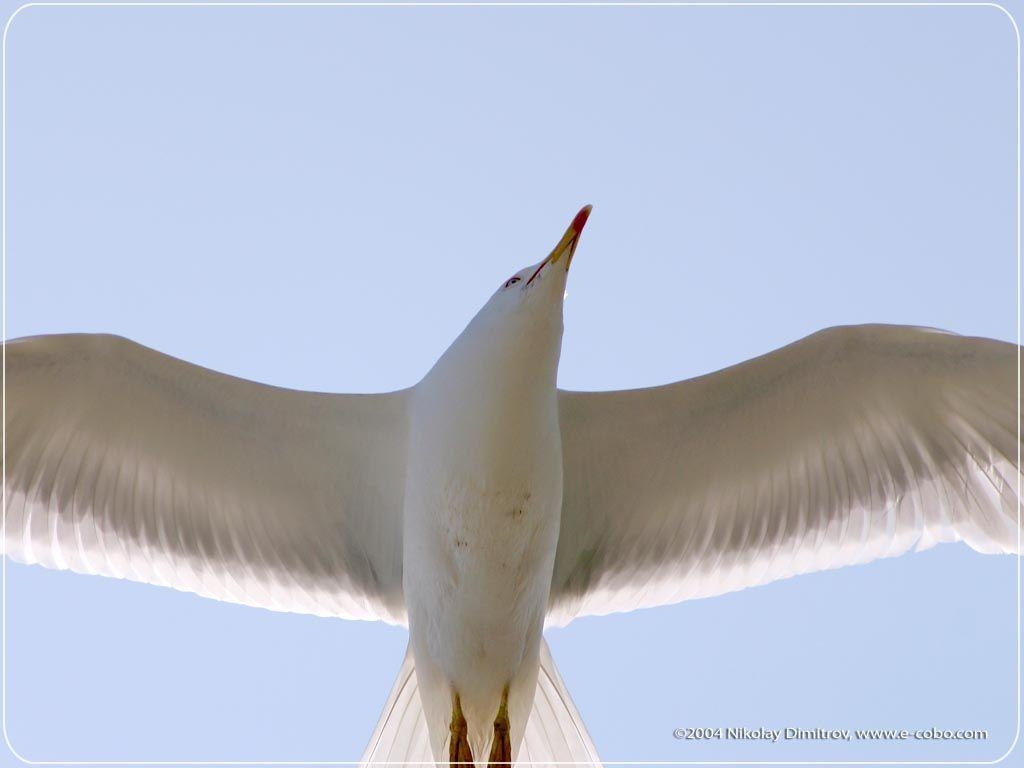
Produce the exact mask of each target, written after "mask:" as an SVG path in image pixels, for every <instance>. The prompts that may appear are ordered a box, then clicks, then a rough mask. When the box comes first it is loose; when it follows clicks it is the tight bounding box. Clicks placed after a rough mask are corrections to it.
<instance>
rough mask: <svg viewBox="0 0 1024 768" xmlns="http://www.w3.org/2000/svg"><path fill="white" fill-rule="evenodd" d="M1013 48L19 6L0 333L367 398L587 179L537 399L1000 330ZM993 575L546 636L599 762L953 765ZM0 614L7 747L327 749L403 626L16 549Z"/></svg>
mask: <svg viewBox="0 0 1024 768" xmlns="http://www.w3.org/2000/svg"><path fill="white" fill-rule="evenodd" d="M5 7H7V8H8V9H9V10H13V9H14V5H12V4H7V5H6V6H5ZM1012 8H1014V7H1012ZM1016 44H1017V43H1016V39H1015V36H1014V32H1013V28H1012V25H1011V23H1010V21H1009V19H1008V18H1007V16H1006V15H1004V14H1003V13H1002V12H1001V11H1000V10H998V9H996V8H992V7H974V8H952V7H947V8H937V7H932V8H895V7H872V8H869V7H862V8H835V7H833V8H821V7H809V8H783V7H763V8H741V7H729V8H701V7H685V8H643V7H636V8H394V7H392V8H308V7H307V8H77V9H76V8H43V7H34V8H29V9H27V10H24V11H22V12H21V13H20V14H19V15H18V17H17V18H16V19H15V21H14V22H13V24H12V26H11V28H10V32H9V36H8V72H7V78H8V79H7V82H8V88H9V90H8V102H7V108H8V130H9V133H8V163H9V165H8V168H7V183H8V195H9V197H8V225H9V227H8V254H7V256H8V258H7V277H8V285H7V330H8V335H9V336H10V337H16V336H22V335H27V334H36V333H48V332H63V331H105V332H113V333H119V334H122V335H124V336H127V337H130V338H132V339H134V340H136V341H139V342H142V343H144V344H147V345H150V346H152V347H155V348H157V349H160V350H162V351H164V352H168V353H170V354H173V355H176V356H179V357H182V358H185V359H187V360H190V361H193V362H196V363H200V364H203V365H206V366H209V367H212V368H216V369H218V370H221V371H225V372H228V373H232V374H236V375H240V376H245V377H248V378H252V379H256V380H259V381H265V382H269V383H273V384H278V385H284V386H291V387H300V388H309V389H324V390H334V391H379V390H385V389H395V388H399V387H404V386H408V385H410V384H412V383H414V382H415V381H417V380H418V378H419V377H420V376H421V375H422V374H423V373H424V372H425V371H426V370H427V369H428V368H429V366H430V365H431V364H432V363H433V361H434V360H435V359H436V358H437V357H438V355H439V354H440V353H441V352H442V351H443V350H444V349H445V347H446V346H447V344H448V343H449V342H450V341H451V340H452V339H453V338H454V337H455V336H456V334H457V333H458V332H459V331H460V330H461V328H462V327H463V326H464V324H465V323H466V321H467V320H468V319H469V318H470V317H471V316H472V314H473V313H474V312H475V311H476V309H477V308H478V306H479V305H480V304H481V303H482V302H483V301H484V300H485V299H486V297H487V296H488V295H489V294H490V293H491V292H492V290H493V289H494V288H495V287H496V286H497V285H498V284H499V283H500V282H501V281H502V280H504V279H505V278H506V277H507V276H508V275H509V274H511V273H512V272H514V271H515V270H516V269H518V268H520V267H522V266H524V265H526V264H528V263H531V262H534V261H536V260H538V259H539V258H541V257H542V256H543V255H544V254H546V253H547V251H548V249H549V248H550V246H551V245H553V243H554V242H555V240H556V239H557V238H558V236H559V235H560V234H561V232H562V230H563V229H564V227H565V225H566V224H567V223H568V221H569V219H570V218H571V217H572V215H573V214H574V213H575V212H576V210H577V209H578V208H579V206H580V205H581V204H583V203H586V202H590V203H593V204H594V213H593V215H592V217H591V219H590V223H589V224H588V228H587V232H586V234H585V236H584V238H583V240H582V243H581V245H580V247H579V250H578V252H577V256H576V259H575V260H574V262H573V265H574V266H573V273H572V275H571V278H570V282H569V298H568V301H567V303H566V331H565V339H564V346H563V354H562V366H561V369H560V383H561V384H562V385H563V386H566V387H571V388H578V389H610V388H620V387H627V386H642V385H651V384H658V383H663V382H667V381H673V380H677V379H680V378H686V377H689V376H693V375H696V374H700V373H704V372H707V371H710V370H714V369H717V368H720V367H722V366H724V365H727V364H730V363H734V362H738V361H740V360H743V359H746V358H748V357H751V356H753V355H756V354H759V353H762V352H766V351H768V350H770V349H773V348H775V347H778V346H780V345H782V344H784V343H787V342H789V341H792V340H794V339H797V338H799V337H801V336H804V335H806V334H808V333H810V332H812V331H814V330H817V329H819V328H822V327H826V326H830V325H836V324H842V323H857V322H901V323H912V324H917V325H929V326H938V327H942V328H947V329H950V330H954V331H957V332H960V333H968V334H978V335H985V336H991V337H995V338H1001V339H1007V340H1012V339H1015V338H1016V328H1015V323H1016V288H1015V280H1016V264H1015V256H1016V251H1015V215H1014V213H1015V210H1014V209H1015V183H1016V176H1015V156H1016V122H1015V120H1016V101H1015V90H1014V89H1015V83H1016V81H1015V71H1014V67H1015V63H1016ZM1015 573H1016V572H1015V564H1014V561H1013V560H1012V559H1011V558H1006V557H1003V558H996V557H983V556H981V555H978V554H975V553H973V552H971V551H969V550H967V549H966V548H965V547H963V546H960V545H957V546H946V547H942V548H939V549H936V550H932V551H930V552H927V553H924V554H921V555H912V556H907V557H903V558H900V559H897V560H889V561H883V562H877V563H874V564H871V565H867V566H861V567H855V568H849V569H846V570H842V571H835V572H830V573H825V574H817V575H811V576H804V577H799V578H796V579H792V580H789V581H784V582H779V583H776V584H773V585H769V586H766V587H761V588H757V589H750V590H746V591H743V592H740V593H736V594H732V595H728V596H724V597H719V598H713V599H709V600H704V601H697V602H692V603H687V604H683V605H678V606H673V607H668V608H661V609H653V610H647V611H643V612H638V613H634V614H625V615H619V616H612V617H604V618H592V619H584V620H580V621H578V622H576V623H575V624H573V625H571V626H570V627H569V628H567V629H563V630H556V631H552V632H550V633H549V641H550V643H551V646H552V649H553V652H554V655H555V658H556V660H557V661H558V663H559V666H560V669H561V670H562V673H563V675H564V677H565V679H566V682H567V684H568V686H569V689H570V691H571V692H572V693H573V694H574V696H575V699H576V702H577V704H578V706H579V708H580V710H581V712H582V714H583V716H584V718H585V720H586V722H587V725H588V726H589V728H590V731H591V734H592V735H593V737H594V740H595V742H596V744H597V746H598V748H599V750H600V752H601V754H602V756H603V757H604V758H605V759H608V760H629V759H637V760H730V759H746V760H759V759H760V760H808V759H816V760H843V759H861V760H863V759H871V760H915V759H916V760H927V759H946V760H958V759H973V760H982V759H993V758H995V757H997V756H999V755H1001V754H1002V753H1003V752H1004V751H1005V750H1006V748H1007V746H1008V745H1009V743H1010V742H1011V740H1012V738H1013V734H1014V730H1015V717H1016V701H1015V697H1016V682H1015V678H1014V674H1015V669H1016V668H1015V648H1016V634H1015V620H1016V613H1015V599H1016V587H1015ZM7 599H8V605H7V612H8V616H7V618H8V626H7V663H8V677H7V680H6V681H5V683H6V688H7V711H6V720H7V728H8V733H9V735H10V738H11V740H12V742H13V744H14V746H15V747H16V748H17V750H18V751H19V752H20V753H21V754H22V755H23V756H24V757H27V758H30V759H35V760H76V759H84V760H103V759H119V760H176V759H193V760H195V759H221V760H225V759H227V760H231V759H237V760H259V759H281V760H307V759H308V760H346V759H356V758H358V756H359V755H360V753H361V751H362V748H363V746H364V744H365V741H366V739H367V738H368V736H369V734H370V732H371V730H372V728H373V726H374V724H375V722H376V720H377V716H378V714H379V711H380V708H381V706H382V704H383V702H384V699H385V697H386V695H387V693H388V690H389V689H390V686H391V683H392V680H393V676H394V674H395V672H396V671H397V668H398V665H399V663H400V661H401V658H402V653H403V650H404V647H405V632H404V631H403V630H399V629H395V628H387V627H383V626H380V625H372V624H365V623H346V622H343V621H331V620H324V619H317V618H312V617H303V616H292V615H285V614H274V613H270V612H266V611H262V610H257V609H251V608H243V607H238V606H232V605H227V604H222V603H216V602H212V601H206V600H203V599H201V598H199V597H195V596H192V595H187V594H181V593H176V592H173V591H170V590H163V589H159V588H156V587H149V586H145V585H138V584H131V583H126V582H118V581H113V580H104V579H100V578H94V577H83V576H77V575H73V574H67V573H55V572H50V571H44V570H42V569H40V568H36V567H25V566H18V565H9V566H8V569H7ZM683 726H721V727H726V726H748V727H759V726H770V727H774V728H778V727H787V726H795V727H802V728H814V727H823V728H851V729H852V728H866V727H880V728H903V727H906V728H921V727H930V726H937V727H942V728H983V729H987V730H988V731H989V734H990V737H989V739H988V740H987V741H983V742H966V743H951V742H944V743H902V744H894V743H883V744H857V743H854V744H841V745H837V744H833V743H800V744H793V743H790V744H776V745H770V744H759V743H751V744H743V743H737V742H730V743H710V744H692V743H685V742H678V741H676V740H674V739H673V738H672V735H671V734H672V730H673V728H676V727H683ZM1017 757H1018V756H1016V755H1015V756H1014V757H1012V758H1011V761H1012V760H1014V759H1017ZM3 759H4V760H6V763H10V764H13V763H14V762H15V761H14V758H13V757H11V756H10V755H5V756H4V758H3Z"/></svg>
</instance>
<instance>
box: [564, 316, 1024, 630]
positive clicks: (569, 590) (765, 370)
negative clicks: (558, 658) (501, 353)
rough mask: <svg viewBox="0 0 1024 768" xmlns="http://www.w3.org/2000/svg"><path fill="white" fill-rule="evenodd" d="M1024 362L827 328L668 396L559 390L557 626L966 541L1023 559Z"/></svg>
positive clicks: (944, 342) (895, 329)
mask: <svg viewBox="0 0 1024 768" xmlns="http://www.w3.org/2000/svg"><path fill="white" fill-rule="evenodd" d="M1017 365H1018V348H1017V347H1016V346H1015V345H1013V344H1006V343H1003V342H998V341H991V340H988V339H977V338H965V337H961V336H956V335H954V334H947V333H943V332H938V331H931V330H926V329H917V328H907V327H901V326H880V325H874V326H858V327H847V328H833V329H829V330H826V331H821V332H820V333H817V334H814V335H813V336H810V337H808V338H806V339H803V340H802V341H799V342H796V343H794V344H791V345H789V346H787V347H784V348H782V349H780V350H777V351H775V352H772V353H770V354H768V355H764V356H762V357H759V358H756V359H753V360H750V361H748V362H745V363H742V364H740V365H736V366H733V367H731V368H727V369H725V370H723V371H719V372H718V373H713V374H710V375H707V376H702V377H699V378H696V379H691V380H689V381H683V382H679V383H676V384H671V385H668V386H664V387H656V388H652V389H640V390H631V391H624V392H559V411H560V421H561V428H562V451H563V456H564V459H563V464H564V468H565V491H564V499H563V504H562V523H561V533H560V537H559V541H558V552H557V555H556V559H555V570H554V578H553V581H552V585H551V599H550V606H549V612H548V624H549V625H559V624H565V623H567V622H568V621H570V620H572V618H574V617H576V616H580V615H586V614H605V613H611V612H615V611H626V610H631V609H633V608H641V607H645V606H655V605H664V604H668V603H675V602H679V601H682V600H687V599H691V598H698V597H706V596H710V595H716V594H721V593H724V592H729V591H732V590H736V589H742V588H744V587H748V586H754V585H757V584H765V583H767V582H770V581H774V580H776V579H781V578H785V577H787V576H792V575H795V574H798V573H807V572H810V571H816V570H822V569H825V568H835V567H838V566H841V565H846V564H851V563H861V562H867V561H868V560H873V559H875V558H879V557H887V556H892V555H897V554H900V553H902V552H906V551H907V550H909V549H911V548H912V547H916V548H918V549H923V548H925V547H928V546H931V545H932V544H934V543H936V542H940V541H954V540H958V539H960V540H963V541H965V542H966V543H967V544H969V545H970V546H971V547H973V548H974V549H977V550H980V551H982V552H1012V551H1015V550H1017V548H1018V546H1019V545H1018V542H1019V538H1018V535H1019V528H1018V525H1019V523H1018V521H1019V518H1018V472H1017V462H1018V456H1019V448H1020V445H1019V442H1018V440H1019V431H1018V400H1019V392H1018V378H1017Z"/></svg>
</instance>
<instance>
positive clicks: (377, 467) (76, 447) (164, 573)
mask: <svg viewBox="0 0 1024 768" xmlns="http://www.w3.org/2000/svg"><path fill="white" fill-rule="evenodd" d="M5 373H6V377H5V385H6V403H5V405H6V409H5V410H6V446H5V447H6V454H5V466H4V471H5V485H4V491H5V502H6V508H5V511H6V519H5V535H4V542H5V549H6V553H7V554H8V555H9V556H11V557H12V558H14V559H15V560H18V561H21V562H26V563H40V564H42V565H44V566H47V567H51V568H61V569H69V570H72V571H77V572H79V573H94V574H101V575H105V576H114V577H119V578H126V579H131V580H134V581H142V582H147V583H151V584H161V585H167V586H171V587H174V588H176V589H180V590H186V591H190V592H196V593H198V594H200V595H204V596H207V597H212V598H216V599H218V600H226V601H230V602H235V603H243V604H246V605H254V606H259V607H263V608H269V609H272V610H281V611H295V612H300V613H312V614H317V615H322V616H340V617H345V618H352V619H381V620H384V621H388V622H392V623H404V621H405V608H404V601H403V597H402V524H401V520H402V517H401V515H402V497H403V489H404V468H405V449H406V444H405V440H406V415H405V395H404V393H402V392H396V393H391V394H387V395H330V394H320V393H311V392H298V391H294V390H287V389H279V388H276V387H270V386H265V385H262V384H256V383H253V382H250V381H245V380H243V379H237V378H234V377H231V376H226V375H223V374H220V373H215V372H213V371H210V370H207V369H204V368H200V367H198V366H194V365H191V364H189V363H185V362H182V361H181V360H177V359H175V358H172V357H168V356H166V355H163V354H161V353H159V352H155V351H153V350H151V349H147V348H146V347H143V346H140V345H138V344H135V343H133V342H130V341H128V340H126V339H122V338H119V337H116V336H103V335H87V334H75V335H65V336H39V337H34V338H26V339H20V340H17V341H12V342H8V343H7V345H6V370H5Z"/></svg>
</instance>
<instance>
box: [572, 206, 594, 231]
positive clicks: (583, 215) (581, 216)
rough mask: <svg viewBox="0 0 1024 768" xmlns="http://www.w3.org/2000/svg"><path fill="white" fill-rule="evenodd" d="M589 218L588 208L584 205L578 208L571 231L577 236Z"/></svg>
mask: <svg viewBox="0 0 1024 768" xmlns="http://www.w3.org/2000/svg"><path fill="white" fill-rule="evenodd" d="M588 218H590V206H589V205H584V206H583V207H582V208H580V212H579V213H577V214H576V218H575V219H573V220H572V225H571V226H572V229H573V231H574V232H575V233H576V234H577V235H579V233H580V232H582V231H583V227H584V226H585V225H586V223H587V219H588Z"/></svg>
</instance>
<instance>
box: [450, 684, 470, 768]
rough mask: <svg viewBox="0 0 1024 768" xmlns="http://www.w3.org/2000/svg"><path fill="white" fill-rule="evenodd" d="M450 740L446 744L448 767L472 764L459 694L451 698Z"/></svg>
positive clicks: (467, 729)
mask: <svg viewBox="0 0 1024 768" xmlns="http://www.w3.org/2000/svg"><path fill="white" fill-rule="evenodd" d="M448 730H449V731H450V732H451V738H450V739H449V742H448V765H449V766H454V765H469V766H472V765H473V764H474V763H473V750H471V749H470V748H469V736H468V732H469V727H468V726H467V725H466V716H465V715H463V714H462V702H461V701H460V700H459V694H457V693H456V694H454V696H453V697H452V722H451V725H449V726H448Z"/></svg>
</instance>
